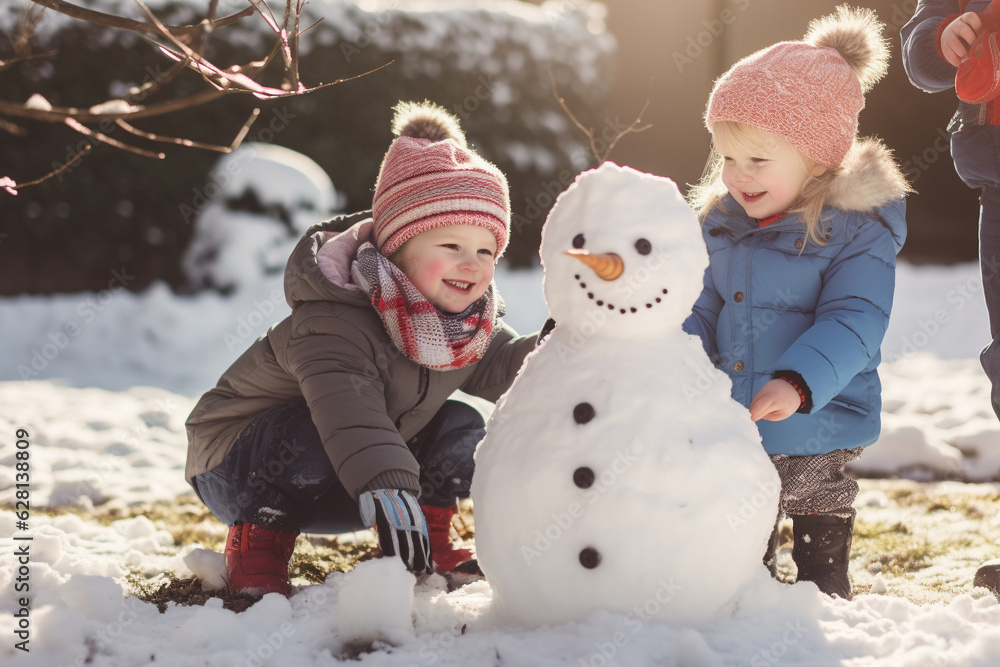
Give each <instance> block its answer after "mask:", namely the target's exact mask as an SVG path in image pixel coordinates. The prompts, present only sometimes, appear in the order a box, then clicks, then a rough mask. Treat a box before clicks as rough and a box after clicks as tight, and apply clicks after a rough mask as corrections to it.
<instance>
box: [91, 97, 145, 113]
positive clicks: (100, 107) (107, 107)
mask: <svg viewBox="0 0 1000 667" xmlns="http://www.w3.org/2000/svg"><path fill="white" fill-rule="evenodd" d="M138 109H139V107H136V106H133V105H131V104H129V103H128V102H126V101H125V100H108V101H107V102H101V103H100V104H95V105H94V106H92V107H90V113H95V114H101V113H116V114H118V113H120V114H126V113H132V112H133V111H138Z"/></svg>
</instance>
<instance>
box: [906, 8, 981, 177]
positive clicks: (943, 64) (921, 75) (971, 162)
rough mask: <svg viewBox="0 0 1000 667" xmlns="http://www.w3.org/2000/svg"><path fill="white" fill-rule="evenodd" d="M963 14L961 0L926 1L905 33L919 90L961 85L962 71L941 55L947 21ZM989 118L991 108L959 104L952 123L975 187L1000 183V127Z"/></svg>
mask: <svg viewBox="0 0 1000 667" xmlns="http://www.w3.org/2000/svg"><path fill="white" fill-rule="evenodd" d="M988 4H989V2H988V0H977V1H976V2H970V3H969V5H968V7H967V8H966V10H967V11H970V12H981V11H982V10H984V9H985V8H986V6H987V5H988ZM959 11H960V10H959V5H958V0H923V1H922V2H919V3H917V11H916V12H914V14H913V18H911V19H910V21H909V22H908V23H907V24H906V25H904V26H903V29H902V30H901V31H900V33H899V34H900V37H901V39H902V44H903V67H904V68H905V69H906V75H907V76H908V77H909V78H910V82H911V83H912V84H913V85H914V86H916V87H917V88H920V89H921V90H925V91H927V92H928V93H938V92H941V91H943V90H949V89H953V88H954V87H955V72H956V69H957V68H955V67H953V66H952V65H950V64H948V61H946V60H944V59H942V58H941V56H939V55H938V53H937V46H936V37H937V29H938V26H940V25H941V21H943V20H944V18H945V17H946V16H949V15H951V14H958V13H959ZM985 117H986V105H985V104H969V103H968V102H962V101H959V103H958V110H957V111H956V112H955V115H954V117H952V119H951V123H949V124H948V132H950V133H951V156H952V159H954V161H955V171H957V172H958V175H959V176H960V177H961V178H962V180H963V181H965V183H966V185H968V186H969V187H970V188H980V187H983V186H985V185H997V184H998V183H1000V164H998V161H1000V126H996V125H988V124H986V123H985Z"/></svg>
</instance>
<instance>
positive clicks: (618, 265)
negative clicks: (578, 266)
mask: <svg viewBox="0 0 1000 667" xmlns="http://www.w3.org/2000/svg"><path fill="white" fill-rule="evenodd" d="M563 254H564V255H569V256H570V257H573V258H576V259H578V260H580V261H581V262H583V263H584V264H586V265H587V266H589V267H590V268H591V269H593V270H594V273H596V274H597V277H598V278H600V279H602V280H614V279H616V278H617V277H618V276H620V275H621V274H622V272H623V271H625V262H623V261H622V258H621V257H619V256H618V255H616V254H614V253H613V252H606V253H603V254H600V255H597V254H593V253H591V252H589V251H587V250H564V251H563Z"/></svg>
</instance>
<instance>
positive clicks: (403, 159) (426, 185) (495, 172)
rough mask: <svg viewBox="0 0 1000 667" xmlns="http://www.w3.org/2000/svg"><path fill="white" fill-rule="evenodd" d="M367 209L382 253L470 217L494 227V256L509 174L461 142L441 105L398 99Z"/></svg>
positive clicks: (505, 215) (501, 241) (501, 239)
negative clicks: (389, 141)
mask: <svg viewBox="0 0 1000 667" xmlns="http://www.w3.org/2000/svg"><path fill="white" fill-rule="evenodd" d="M392 125H393V134H395V135H397V137H398V138H397V139H395V140H394V141H393V142H392V145H391V146H389V150H388V151H387V152H386V154H385V157H384V158H383V159H382V167H381V168H380V169H379V175H378V181H377V182H376V183H375V198H374V200H373V202H372V214H373V217H374V222H375V245H376V247H377V248H378V249H379V252H381V253H382V254H383V255H385V256H386V257H388V256H390V255H392V253H394V252H396V250H398V249H399V248H400V246H402V245H403V244H404V243H406V242H407V241H409V240H410V239H411V238H413V237H414V236H416V235H417V234H419V233H421V232H426V231H427V230H429V229H435V228H437V227H447V226H448V225H476V226H478V227H483V228H485V229H487V230H489V231H490V232H492V233H493V236H494V237H496V241H497V257H499V256H500V254H501V253H503V251H504V249H505V248H506V247H507V239H508V236H509V235H510V196H509V195H508V189H507V179H506V178H505V177H504V175H503V173H502V172H501V171H500V170H499V169H497V168H496V167H495V166H493V165H492V164H490V163H489V162H487V161H486V160H484V159H483V158H481V157H479V156H478V155H477V154H476V153H475V152H474V151H473V150H471V149H470V148H469V147H468V146H467V145H466V143H465V135H464V134H463V133H462V130H461V129H460V127H459V125H458V119H456V118H455V117H454V116H452V115H451V114H449V113H448V112H447V111H445V110H444V109H442V108H441V107H439V106H436V105H434V104H431V103H430V102H424V103H422V104H415V103H413V102H401V103H400V104H398V105H397V106H396V115H395V117H394V118H393V121H392Z"/></svg>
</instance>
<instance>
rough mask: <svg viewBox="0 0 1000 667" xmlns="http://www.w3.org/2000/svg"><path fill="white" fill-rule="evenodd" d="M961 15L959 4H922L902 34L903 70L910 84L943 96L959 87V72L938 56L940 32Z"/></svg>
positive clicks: (943, 0) (953, 0)
mask: <svg viewBox="0 0 1000 667" xmlns="http://www.w3.org/2000/svg"><path fill="white" fill-rule="evenodd" d="M958 12H959V9H958V0H921V1H920V2H918V3H917V10H916V12H914V14H913V18H911V19H910V20H909V22H908V23H907V24H906V25H904V26H903V28H902V30H900V31H899V35H900V39H901V41H902V55H903V69H905V70H906V76H907V77H909V79H910V83H912V84H913V85H914V86H916V87H917V88H920V89H921V90H923V91H926V92H928V93H939V92H941V91H942V90H948V89H949V88H954V87H955V72H956V71H957V68H956V67H953V66H952V65H950V64H949V63H948V61H947V60H944V59H943V58H942V57H941V56H940V55H938V52H937V30H938V27H939V26H940V25H941V22H942V21H943V20H944V19H945V18H946V17H948V16H951V15H953V14H957V13H958Z"/></svg>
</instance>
